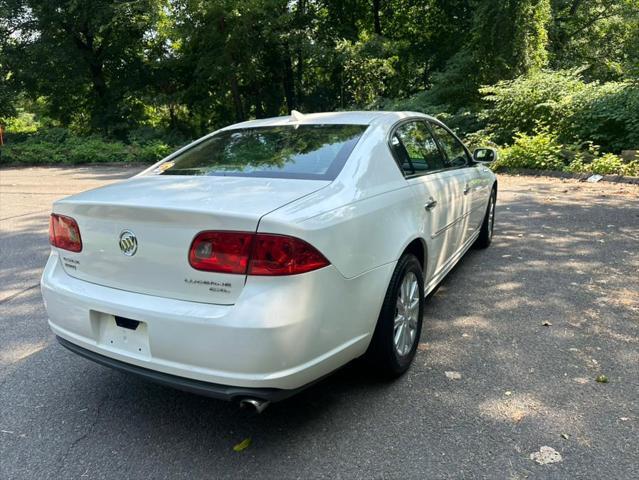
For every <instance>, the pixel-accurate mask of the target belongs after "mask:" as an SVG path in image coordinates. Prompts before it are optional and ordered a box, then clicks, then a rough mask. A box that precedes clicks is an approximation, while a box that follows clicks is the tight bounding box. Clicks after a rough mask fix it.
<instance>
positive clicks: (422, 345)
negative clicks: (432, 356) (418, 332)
mask: <svg viewBox="0 0 639 480" xmlns="http://www.w3.org/2000/svg"><path fill="white" fill-rule="evenodd" d="M417 350H419V351H420V352H425V351H426V350H428V345H427V344H425V343H420V344H418V345H417Z"/></svg>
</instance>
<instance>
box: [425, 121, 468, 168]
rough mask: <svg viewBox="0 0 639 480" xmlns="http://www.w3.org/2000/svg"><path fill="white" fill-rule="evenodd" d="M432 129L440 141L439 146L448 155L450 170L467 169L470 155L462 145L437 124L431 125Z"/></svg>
mask: <svg viewBox="0 0 639 480" xmlns="http://www.w3.org/2000/svg"><path fill="white" fill-rule="evenodd" d="M430 126H431V128H432V129H433V131H434V132H435V135H436V136H437V140H439V144H440V145H441V147H442V150H444V153H445V154H446V157H447V161H448V166H449V167H450V168H455V167H465V166H466V165H468V164H469V159H468V154H467V153H466V149H465V148H464V146H463V145H462V143H461V142H460V141H459V140H457V139H456V138H455V136H454V135H453V134H452V133H450V132H449V131H448V130H446V129H445V128H443V127H441V126H439V125H437V124H436V123H431V124H430Z"/></svg>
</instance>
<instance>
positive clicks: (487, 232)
mask: <svg viewBox="0 0 639 480" xmlns="http://www.w3.org/2000/svg"><path fill="white" fill-rule="evenodd" d="M496 203H497V191H496V190H495V189H494V188H493V191H492V192H491V194H490V198H489V199H488V206H487V207H486V215H484V221H483V222H482V224H481V230H480V231H479V236H478V237H477V240H475V246H476V247H477V248H488V246H489V245H490V244H491V243H492V241H493V227H494V226H495V204H496Z"/></svg>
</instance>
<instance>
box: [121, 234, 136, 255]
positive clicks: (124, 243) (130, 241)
mask: <svg viewBox="0 0 639 480" xmlns="http://www.w3.org/2000/svg"><path fill="white" fill-rule="evenodd" d="M120 250H122V253H124V254H125V255H126V256H127V257H132V256H133V255H135V252H137V251H138V239H137V237H136V236H135V233H133V232H132V231H130V230H124V231H123V232H122V233H121V234H120Z"/></svg>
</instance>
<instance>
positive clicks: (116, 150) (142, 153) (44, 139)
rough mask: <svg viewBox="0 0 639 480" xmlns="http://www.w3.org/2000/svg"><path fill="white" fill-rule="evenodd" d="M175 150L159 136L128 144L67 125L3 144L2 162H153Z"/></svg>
mask: <svg viewBox="0 0 639 480" xmlns="http://www.w3.org/2000/svg"><path fill="white" fill-rule="evenodd" d="M172 150H173V148H172V147H171V146H169V145H167V144H165V143H162V142H161V141H159V140H154V141H150V142H148V143H144V144H139V143H131V144H128V145H127V144H125V143H123V142H119V141H112V140H105V139H103V138H101V137H96V136H91V137H78V136H74V135H72V134H71V133H69V131H68V130H65V129H49V130H47V131H46V132H43V133H42V134H38V135H33V136H31V137H29V138H28V139H27V140H25V141H23V142H15V143H8V144H7V145H5V146H4V147H2V150H1V151H0V164H2V165H19V164H23V165H49V164H81V163H119V162H126V163H153V162H156V161H158V160H160V159H161V158H163V157H165V156H166V155H168V154H169V153H170V152H171V151H172Z"/></svg>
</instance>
